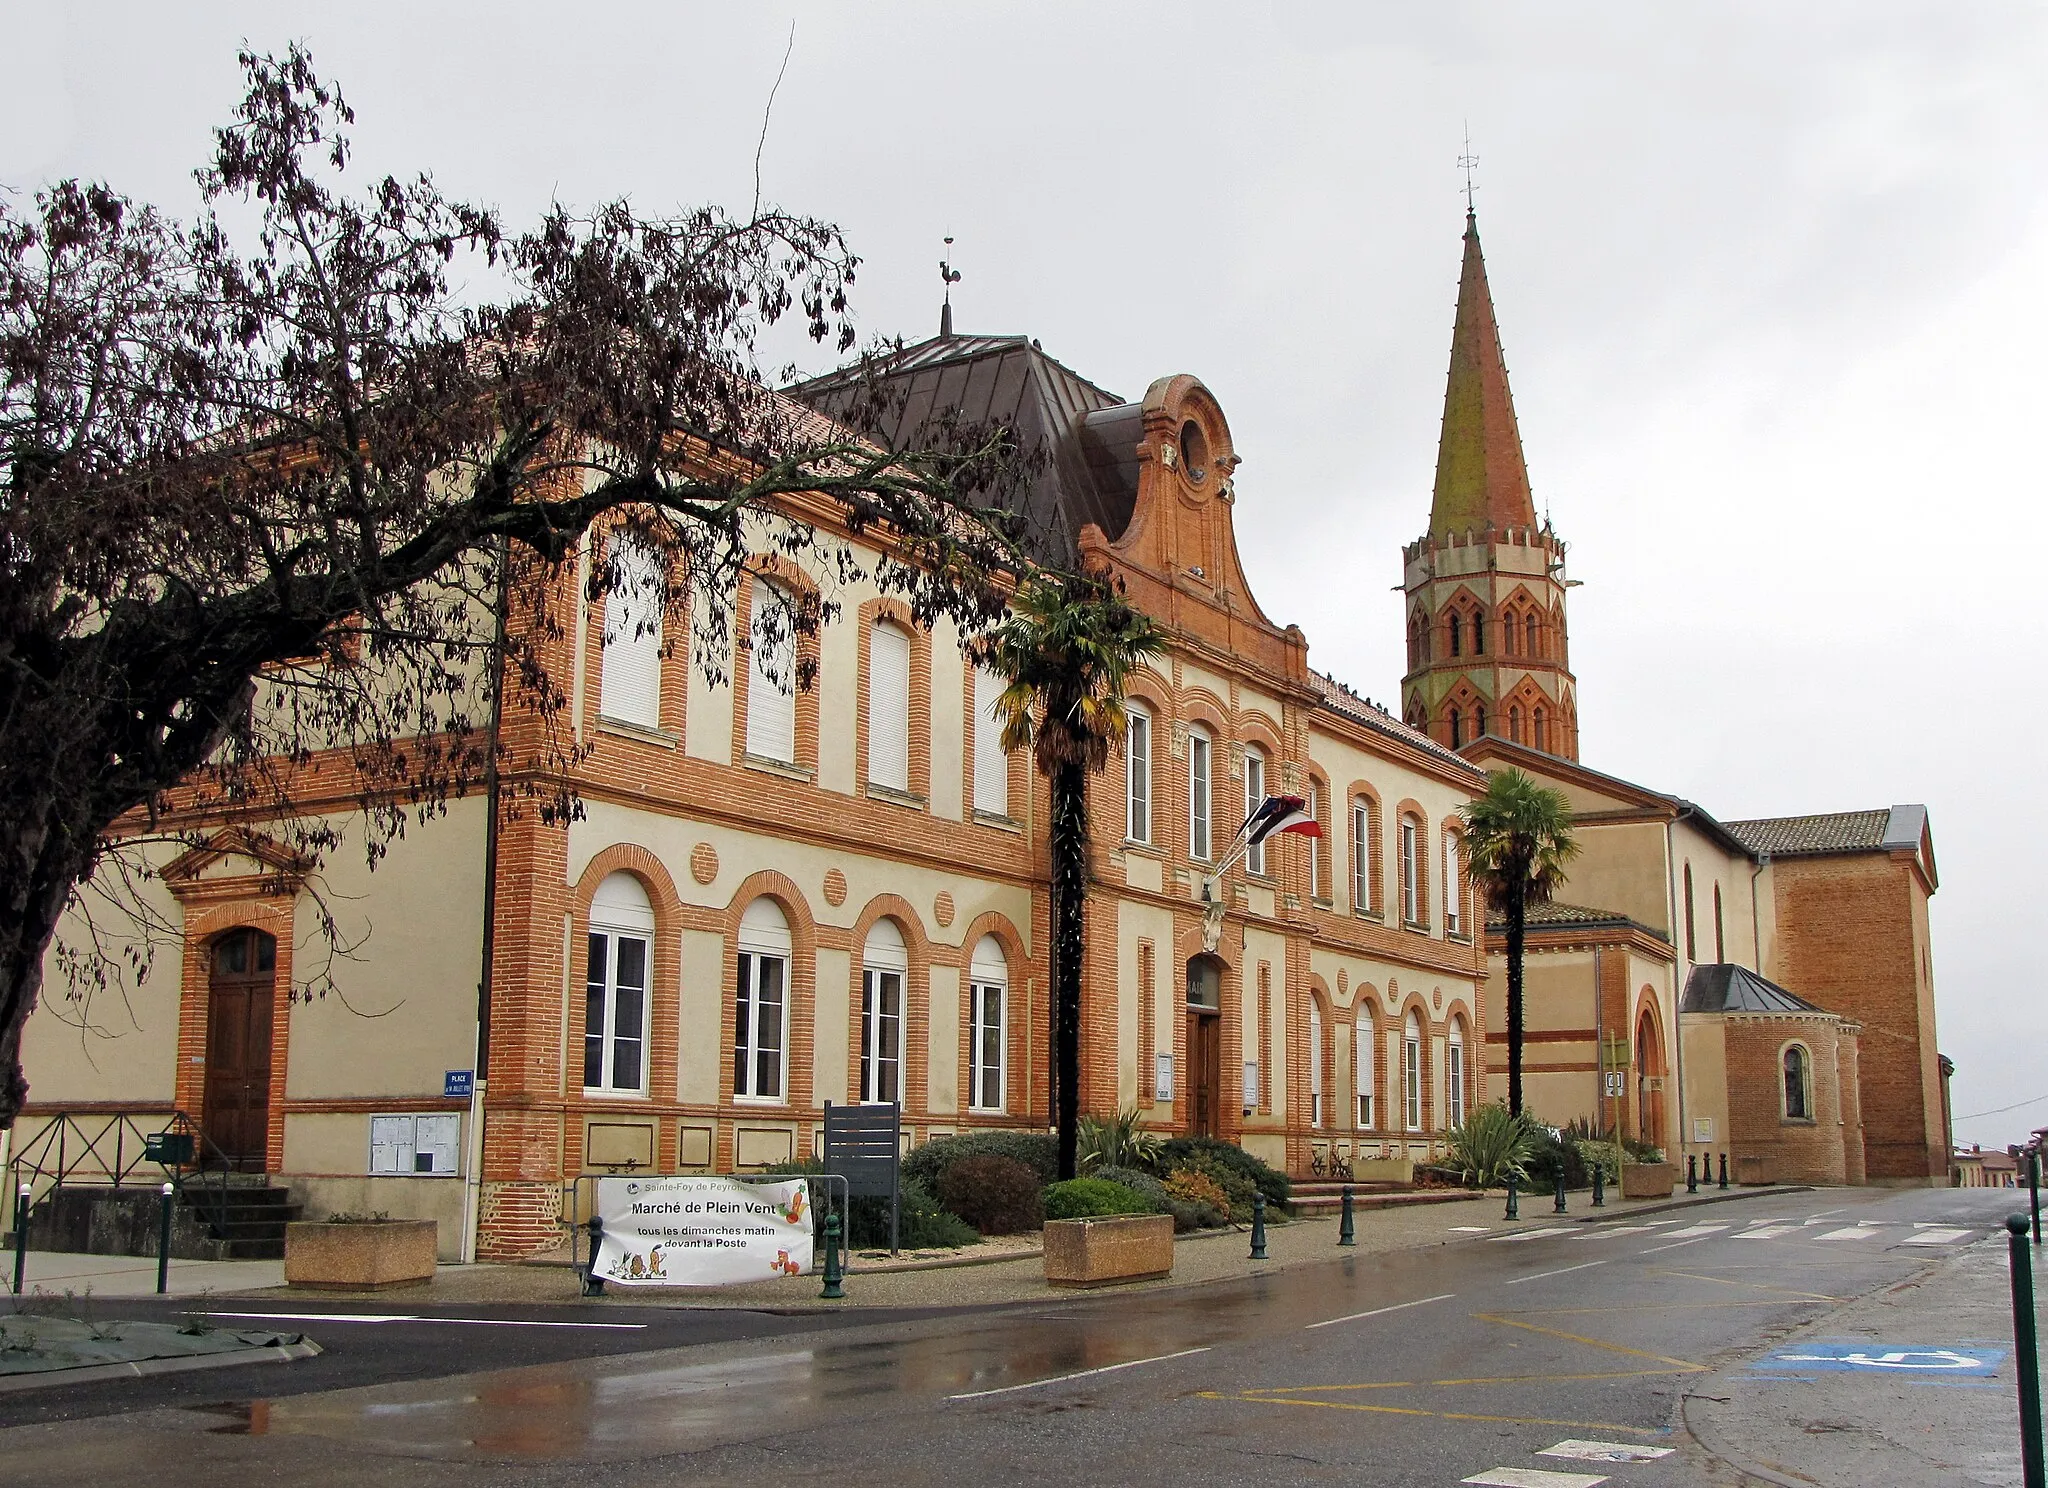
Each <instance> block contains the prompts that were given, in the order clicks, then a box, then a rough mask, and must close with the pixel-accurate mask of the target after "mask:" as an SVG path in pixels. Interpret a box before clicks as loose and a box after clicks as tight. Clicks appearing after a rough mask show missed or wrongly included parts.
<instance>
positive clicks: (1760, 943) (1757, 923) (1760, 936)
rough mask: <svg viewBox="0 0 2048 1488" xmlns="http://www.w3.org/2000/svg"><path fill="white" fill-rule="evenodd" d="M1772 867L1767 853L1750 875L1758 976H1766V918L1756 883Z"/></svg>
mask: <svg viewBox="0 0 2048 1488" xmlns="http://www.w3.org/2000/svg"><path fill="white" fill-rule="evenodd" d="M1770 866H1771V855H1770V854H1769V853H1765V854H1763V856H1761V857H1759V858H1758V859H1757V860H1756V868H1755V870H1754V871H1753V872H1751V874H1750V875H1749V944H1750V949H1751V950H1752V951H1753V952H1754V953H1755V958H1756V974H1757V975H1758V976H1762V975H1763V974H1764V916H1763V911H1762V910H1761V909H1759V908H1758V907H1757V900H1756V881H1757V879H1758V877H1759V876H1760V875H1761V874H1762V873H1763V871H1764V869H1766V868H1768V867H1770Z"/></svg>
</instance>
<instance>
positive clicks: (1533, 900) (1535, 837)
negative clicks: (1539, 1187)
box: [1465, 770, 1579, 1116]
mask: <svg viewBox="0 0 2048 1488" xmlns="http://www.w3.org/2000/svg"><path fill="white" fill-rule="evenodd" d="M1578 852H1579V844H1578V842H1577V840H1576V839H1575V838H1574V837H1573V836H1572V807H1571V802H1570V801H1569V800H1567V799H1566V798H1565V793H1564V792H1563V791H1561V790H1552V789H1550V788H1549V787H1548V786H1542V785H1538V784H1537V783H1536V782H1535V781H1534V780H1532V779H1531V778H1530V777H1529V776H1527V775H1524V774H1523V773H1522V772H1521V771H1520V770H1495V771H1493V772H1491V773H1490V774H1489V775H1488V776H1487V777H1486V794H1485V795H1483V796H1481V797H1479V799H1478V800H1476V801H1473V802H1471V803H1470V804H1469V805H1467V806H1466V807H1465V853H1466V862H1467V863H1468V864H1469V865H1470V868H1471V873H1472V881H1473V882H1474V883H1476V884H1478V885H1479V887H1480V889H1481V890H1482V891H1483V892H1484V894H1485V895H1486V902H1487V905H1488V907H1489V908H1492V909H1497V910H1499V911H1501V912H1502V913H1503V914H1505V915H1506V916H1507V921H1508V1111H1509V1113H1510V1114H1512V1115H1515V1116H1519V1115H1521V1114H1522V932H1523V927H1524V924H1525V922H1526V920H1527V916H1528V909H1529V906H1530V905H1532V904H1542V903H1544V902H1546V901H1547V900H1548V899H1549V898H1550V896H1551V893H1552V891H1553V890H1555V889H1556V888H1557V886H1558V885H1559V884H1561V883H1563V882H1564V879H1565V874H1564V865H1565V864H1567V863H1569V862H1570V861H1571V860H1572V859H1573V858H1575V857H1577V856H1578Z"/></svg>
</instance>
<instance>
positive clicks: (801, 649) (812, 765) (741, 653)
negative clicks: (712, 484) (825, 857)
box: [732, 553, 916, 772]
mask: <svg viewBox="0 0 2048 1488" xmlns="http://www.w3.org/2000/svg"><path fill="white" fill-rule="evenodd" d="M763 579H767V580H771V581H773V582H774V583H776V584H779V585H781V586H782V587H783V588H785V589H788V590H791V591H793V592H794V593H795V594H797V595H799V596H801V597H802V599H803V601H804V602H805V603H806V604H807V605H809V604H815V605H817V606H818V607H819V614H818V628H820V629H822V628H823V626H824V624H825V620H826V614H827V609H826V605H825V600H824V595H823V592H822V591H821V590H820V589H819V588H818V586H817V584H816V582H815V581H814V580H813V579H812V578H811V576H810V575H809V574H807V573H805V572H804V571H803V570H802V569H801V568H799V567H797V565H795V564H794V563H791V562H790V561H789V560H788V559H787V558H785V557H783V555H781V554H780V553H769V554H765V555H763V556H761V557H757V558H752V559H749V560H748V562H747V564H746V566H745V567H744V568H743V569H742V570H741V572H740V576H739V584H738V586H737V588H736V589H735V591H734V594H733V668H732V757H733V758H734V759H735V760H739V759H743V758H745V757H746V752H747V698H748V695H749V693H750V692H751V690H752V687H753V677H754V668H753V662H752V656H751V653H752V651H753V632H752V630H751V628H750V625H749V620H750V618H751V616H752V615H753V612H754V586H755V584H757V583H759V582H760V581H761V580H763ZM822 654H823V653H822V650H821V648H820V645H819V636H818V631H817V629H813V630H811V631H810V632H809V633H807V634H806V633H804V632H801V631H799V632H798V634H797V636H796V658H797V681H796V765H797V768H798V769H803V770H810V771H813V772H815V771H816V770H817V768H818V690H819V689H818V685H817V681H816V672H817V668H818V666H819V661H820V657H821V656H822ZM863 654H865V653H863ZM915 654H916V648H915V646H913V647H912V655H913V656H915ZM863 675H865V674H863ZM807 676H808V677H810V678H811V679H812V680H811V682H810V685H808V686H806V685H804V682H803V679H804V678H805V677H807ZM863 711H865V710H863Z"/></svg>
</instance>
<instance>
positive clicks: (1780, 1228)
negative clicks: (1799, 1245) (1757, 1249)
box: [1729, 1224, 1799, 1240]
mask: <svg viewBox="0 0 2048 1488" xmlns="http://www.w3.org/2000/svg"><path fill="white" fill-rule="evenodd" d="M1798 1228H1799V1226H1798V1225H1789V1224H1779V1225H1773V1224H1767V1225H1764V1226H1762V1227H1761V1228H1758V1229H1754V1230H1744V1231H1743V1232H1742V1233H1741V1234H1739V1235H1732V1236H1730V1237H1729V1238H1730V1239H1734V1240H1775V1239H1777V1238H1778V1237H1779V1236H1780V1235H1789V1234H1791V1233H1793V1232H1794V1231H1795V1230H1797V1229H1798Z"/></svg>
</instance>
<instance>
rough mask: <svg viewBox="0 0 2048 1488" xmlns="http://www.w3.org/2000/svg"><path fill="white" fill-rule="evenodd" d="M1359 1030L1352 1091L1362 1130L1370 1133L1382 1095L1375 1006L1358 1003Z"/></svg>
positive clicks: (1352, 1070) (1356, 1040) (1352, 1073)
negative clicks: (1379, 1097) (1376, 1046)
mask: <svg viewBox="0 0 2048 1488" xmlns="http://www.w3.org/2000/svg"><path fill="white" fill-rule="evenodd" d="M1356 1016H1357V1019H1358V1027H1357V1030H1356V1032H1355V1034H1354V1042H1355V1045H1356V1054H1355V1056H1354V1058H1353V1062H1352V1066H1351V1088H1352V1089H1353V1090H1354V1091H1356V1092H1357V1094H1358V1125H1359V1128H1360V1129H1361V1130H1364V1131H1370V1130H1372V1128H1373V1126H1374V1124H1375V1118H1376V1117H1377V1115H1378V1112H1377V1111H1376V1110H1375V1109H1374V1108H1375V1106H1376V1105H1377V1101H1376V1100H1375V1097H1376V1096H1378V1094H1379V1087H1380V1070H1379V1061H1378V1060H1377V1058H1376V1057H1375V1056H1374V1053H1373V1032H1372V1030H1373V1011H1372V1004H1371V1003H1369V1002H1361V1003H1359V1004H1358V1012H1357V1015H1356Z"/></svg>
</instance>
